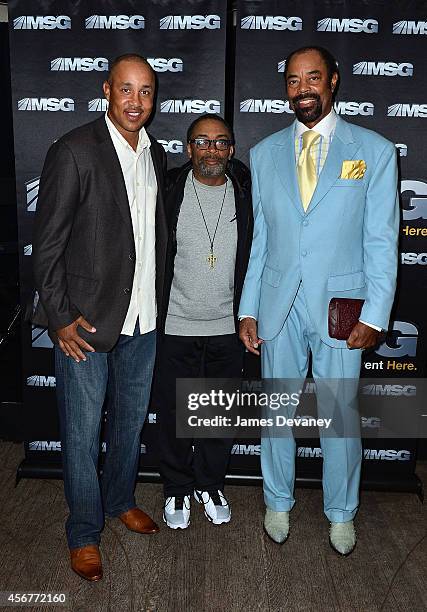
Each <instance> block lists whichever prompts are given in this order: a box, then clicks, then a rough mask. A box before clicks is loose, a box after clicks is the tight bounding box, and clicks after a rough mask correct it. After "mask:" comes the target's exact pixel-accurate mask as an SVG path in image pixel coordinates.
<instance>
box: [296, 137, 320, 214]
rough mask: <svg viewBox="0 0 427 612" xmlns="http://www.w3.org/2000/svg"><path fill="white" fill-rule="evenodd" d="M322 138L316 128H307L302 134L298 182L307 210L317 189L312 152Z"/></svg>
mask: <svg viewBox="0 0 427 612" xmlns="http://www.w3.org/2000/svg"><path fill="white" fill-rule="evenodd" d="M319 138H320V134H318V133H317V132H315V131H314V130H307V131H306V132H304V134H303V135H302V149H301V153H300V155H299V158H298V164H297V166H298V184H299V190H300V194H301V201H302V204H303V206H304V210H307V208H308V205H309V204H310V200H311V198H312V196H313V193H314V190H315V189H316V183H317V174H316V166H315V164H314V161H313V158H312V157H311V154H310V149H311V147H312V146H313V144H314V143H315V142H316V141H317V140H318V139H319Z"/></svg>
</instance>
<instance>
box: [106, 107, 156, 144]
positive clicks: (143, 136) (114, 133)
mask: <svg viewBox="0 0 427 612" xmlns="http://www.w3.org/2000/svg"><path fill="white" fill-rule="evenodd" d="M107 113H108V111H107V112H106V113H105V122H106V124H107V128H108V131H109V132H110V134H111V137H115V138H116V140H117V141H119V142H120V143H121V144H122V145H123V146H124V147H126V148H129V149H131V150H132V151H133V152H134V153H140V152H141V151H142V150H143V149H145V148H146V147H150V146H151V142H150V139H149V138H148V134H147V132H146V131H145V128H144V126H142V128H141V129H140V130H139V138H138V145H137V147H136V151H135V150H134V149H133V148H132V147H131V146H130V144H129V143H128V141H127V140H126V138H124V136H122V134H120V132H119V130H118V129H117V128H116V126H115V125H114V123H113V122H112V121H111V119H110V117H109V116H108V114H107Z"/></svg>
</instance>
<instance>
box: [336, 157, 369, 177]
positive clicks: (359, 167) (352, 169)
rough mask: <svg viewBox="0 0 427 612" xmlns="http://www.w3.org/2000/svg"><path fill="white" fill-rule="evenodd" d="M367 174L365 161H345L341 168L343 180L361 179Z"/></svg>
mask: <svg viewBox="0 0 427 612" xmlns="http://www.w3.org/2000/svg"><path fill="white" fill-rule="evenodd" d="M365 172H366V162H365V161H364V160H363V159H349V160H345V161H343V163H342V166H341V175H340V178H342V179H361V178H363V176H364V174H365Z"/></svg>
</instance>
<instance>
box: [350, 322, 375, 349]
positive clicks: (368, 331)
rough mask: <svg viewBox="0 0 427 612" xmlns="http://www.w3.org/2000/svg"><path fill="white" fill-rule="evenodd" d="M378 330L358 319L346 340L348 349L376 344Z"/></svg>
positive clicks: (365, 347)
mask: <svg viewBox="0 0 427 612" xmlns="http://www.w3.org/2000/svg"><path fill="white" fill-rule="evenodd" d="M380 333H381V332H379V331H377V330H376V329H374V328H373V327H369V325H365V324H364V323H361V322H360V321H359V322H358V323H356V325H355V326H354V327H353V329H352V330H351V334H350V336H349V337H348V340H347V346H348V348H349V349H368V348H372V347H373V346H376V345H377V344H378V340H379V336H380Z"/></svg>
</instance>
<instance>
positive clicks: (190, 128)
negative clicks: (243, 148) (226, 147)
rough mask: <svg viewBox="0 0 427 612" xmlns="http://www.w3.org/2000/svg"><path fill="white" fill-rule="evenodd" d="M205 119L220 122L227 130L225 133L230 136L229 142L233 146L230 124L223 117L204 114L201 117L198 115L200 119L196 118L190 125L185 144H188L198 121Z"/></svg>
mask: <svg viewBox="0 0 427 612" xmlns="http://www.w3.org/2000/svg"><path fill="white" fill-rule="evenodd" d="M205 119H213V120H214V121H220V122H221V123H222V124H223V125H224V126H225V127H226V128H227V131H228V132H229V134H230V140H231V142H232V143H233V144H234V134H233V130H232V129H231V126H230V124H229V123H228V121H226V120H225V119H224V118H223V117H221V116H220V115H215V114H214V113H204V114H203V115H200V117H197V119H195V120H194V121H193V122H192V123H191V124H190V126H189V128H188V130H187V142H190V140H191V138H192V134H193V132H194V130H195V129H196V127H197V125H198V124H199V123H200V121H204V120H205Z"/></svg>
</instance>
